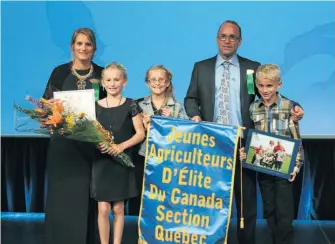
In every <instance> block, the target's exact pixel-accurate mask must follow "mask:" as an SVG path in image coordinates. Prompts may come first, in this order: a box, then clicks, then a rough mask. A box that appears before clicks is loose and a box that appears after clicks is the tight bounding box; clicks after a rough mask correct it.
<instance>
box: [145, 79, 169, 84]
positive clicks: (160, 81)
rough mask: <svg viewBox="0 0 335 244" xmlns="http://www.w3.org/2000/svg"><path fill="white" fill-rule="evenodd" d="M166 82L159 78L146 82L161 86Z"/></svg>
mask: <svg viewBox="0 0 335 244" xmlns="http://www.w3.org/2000/svg"><path fill="white" fill-rule="evenodd" d="M165 81H166V79H163V78H159V79H150V80H148V82H149V83H151V84H155V83H159V84H162V83H164V82H165Z"/></svg>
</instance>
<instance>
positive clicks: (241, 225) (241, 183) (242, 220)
mask: <svg viewBox="0 0 335 244" xmlns="http://www.w3.org/2000/svg"><path fill="white" fill-rule="evenodd" d="M240 128H241V130H246V128H245V127H241V126H240ZM241 133H243V131H241ZM239 139H240V148H239V149H241V147H242V136H241V134H240V138H239ZM239 160H240V186H241V217H240V229H244V217H243V180H242V175H243V168H242V160H241V158H239Z"/></svg>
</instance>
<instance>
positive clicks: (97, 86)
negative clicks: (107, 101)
mask: <svg viewBox="0 0 335 244" xmlns="http://www.w3.org/2000/svg"><path fill="white" fill-rule="evenodd" d="M90 82H91V83H92V88H93V89H94V97H95V101H98V100H99V92H100V81H99V80H98V79H90Z"/></svg>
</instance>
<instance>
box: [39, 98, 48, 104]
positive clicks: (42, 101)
mask: <svg viewBox="0 0 335 244" xmlns="http://www.w3.org/2000/svg"><path fill="white" fill-rule="evenodd" d="M40 102H41V103H44V104H47V103H48V100H46V99H44V98H43V97H42V98H41V99H40Z"/></svg>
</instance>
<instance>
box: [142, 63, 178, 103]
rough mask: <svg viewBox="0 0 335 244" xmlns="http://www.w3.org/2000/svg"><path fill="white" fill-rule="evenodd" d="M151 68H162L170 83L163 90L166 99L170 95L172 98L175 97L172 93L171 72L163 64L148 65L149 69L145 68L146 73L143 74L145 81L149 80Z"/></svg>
mask: <svg viewBox="0 0 335 244" xmlns="http://www.w3.org/2000/svg"><path fill="white" fill-rule="evenodd" d="M151 70H163V71H165V74H166V77H167V81H168V82H169V83H170V85H169V86H168V87H167V88H166V90H165V97H166V99H168V98H169V97H172V98H173V99H175V97H174V94H173V85H172V73H171V71H170V70H169V69H168V68H166V67H164V65H161V64H159V65H155V66H152V67H150V69H148V70H147V72H146V74H145V82H146V83H148V82H149V73H150V71H151Z"/></svg>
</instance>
